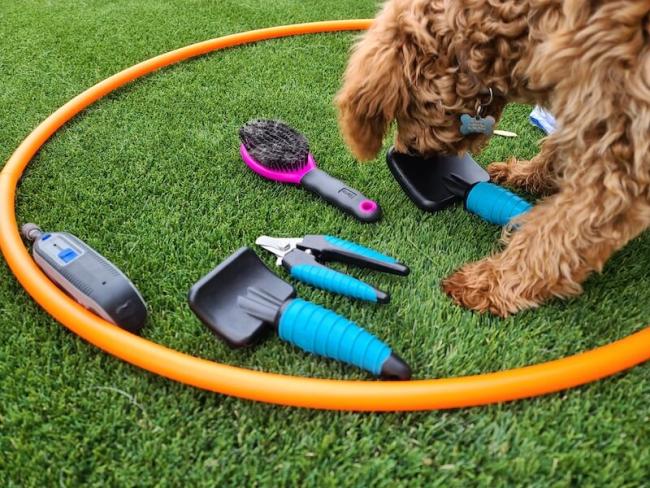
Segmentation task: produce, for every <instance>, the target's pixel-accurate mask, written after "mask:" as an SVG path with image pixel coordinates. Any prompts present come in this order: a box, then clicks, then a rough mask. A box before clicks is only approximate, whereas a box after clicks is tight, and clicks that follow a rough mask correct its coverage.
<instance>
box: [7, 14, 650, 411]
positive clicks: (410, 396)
mask: <svg viewBox="0 0 650 488" xmlns="http://www.w3.org/2000/svg"><path fill="white" fill-rule="evenodd" d="M371 22H372V21H371V20H342V21H330V22H314V23H308V24H296V25H288V26H282V27H272V28H269V29H260V30H254V31H249V32H243V33H241V34H234V35H230V36H225V37H219V38H217V39H212V40H209V41H205V42H200V43H197V44H192V45H190V46H187V47H184V48H181V49H177V50H175V51H171V52H169V53H166V54H162V55H160V56H156V57H154V58H151V59H149V60H147V61H144V62H142V63H140V64H137V65H135V66H132V67H131V68H128V69H125V70H124V71H121V72H120V73H117V74H116V75H113V76H111V77H110V78H108V79H106V80H104V81H102V82H100V83H98V84H97V85H95V86H93V87H91V88H89V89H88V90H86V91H85V92H83V93H82V94H80V95H78V96H77V97H75V98H73V99H72V100H71V101H69V102H68V103H66V104H65V105H64V106H63V107H61V108H60V109H58V110H57V111H56V112H54V113H53V114H52V115H50V116H49V117H48V118H47V119H46V120H45V121H44V122H42V123H41V124H40V125H39V126H38V127H37V128H36V129H35V130H34V131H33V132H32V133H31V134H30V135H29V136H28V137H27V138H26V139H25V140H24V141H23V142H22V144H21V145H20V146H19V147H18V149H17V150H16V152H14V154H13V155H12V156H11V158H10V159H9V161H8V162H7V164H6V165H5V167H4V168H3V170H2V172H1V173H0V249H1V250H2V253H3V255H4V257H5V259H6V261H7V263H8V265H9V267H10V269H11V270H12V272H13V273H14V275H15V276H16V278H17V279H18V281H19V282H20V283H21V285H22V286H23V287H24V288H25V290H26V291H27V292H28V293H29V294H30V295H31V296H32V297H33V298H34V300H36V302H38V303H39V304H40V305H41V306H42V307H43V308H44V309H45V310H46V311H47V312H48V313H49V314H50V315H52V317H54V318H55V319H56V320H58V321H59V322H61V323H62V324H63V325H65V326H66V327H67V328H68V329H70V330H71V331H73V332H75V333H76V334H78V335H79V336H81V337H83V338H84V339H86V340H87V341H89V342H91V343H92V344H94V345H96V346H97V347H99V348H101V349H103V350H105V351H107V352H108V353H110V354H113V355H114V356H117V357H119V358H121V359H123V360H124V361H127V362H129V363H131V364H134V365H136V366H139V367H141V368H144V369H146V370H149V371H151V372H153V373H157V374H159V375H162V376H165V377H167V378H171V379H173V380H176V381H180V382H182V383H187V384H189V385H194V386H196V387H199V388H204V389H206V390H212V391H215V392H219V393H223V394H226V395H233V396H237V397H241V398H247V399H250V400H258V401H262V402H268V403H276V404H281V405H290V406H298V407H311V408H320V409H332V410H357V411H396V410H432V409H442V408H458V407H467V406H473V405H484V404H488V403H496V402H503V401H508V400H516V399H520V398H526V397H532V396H537V395H543V394H546V393H552V392H556V391H559V390H562V389H565V388H571V387H574V386H578V385H582V384H585V383H589V382H592V381H595V380H598V379H600V378H604V377H606V376H609V375H612V374H615V373H618V372H620V371H623V370H625V369H627V368H630V367H632V366H635V365H637V364H640V363H643V362H644V361H647V360H648V359H650V327H646V328H644V329H643V330H641V331H639V332H637V333H635V334H632V335H630V336H628V337H626V338H624V339H621V340H619V341H616V342H613V343H611V344H609V345H606V346H603V347H599V348H597V349H594V350H591V351H588V352H585V353H582V354H578V355H575V356H571V357H567V358H564V359H559V360H556V361H551V362H548V363H543V364H538V365H534V366H528V367H525V368H518V369H512V370H507V371H500V372H497V373H490V374H485V375H479V376H467V377H459V378H446V379H437V380H417V381H409V382H377V381H342V380H322V379H313V378H300V377H295V376H284V375H279V374H273V373H264V372H259V371H252V370H248V369H243V368H237V367H233V366H227V365H223V364H219V363H213V362H210V361H207V360H205V359H199V358H196V357H193V356H189V355H187V354H182V353H180V352H177V351H174V350H172V349H168V348H166V347H163V346H160V345H158V344H156V343H153V342H151V341H148V340H146V339H143V338H141V337H138V336H135V335H132V334H130V333H128V332H126V331H124V330H122V329H120V328H118V327H115V326H113V325H112V324H110V323H108V322H105V321H104V320H102V319H100V318H99V317H97V316H95V315H93V314H91V313H90V312H88V311H86V310H85V309H84V308H82V307H81V306H80V305H78V304H77V303H76V302H74V301H73V300H72V299H70V298H69V297H68V296H66V295H65V294H64V293H63V292H61V291H60V290H59V289H58V288H57V287H56V286H55V285H54V284H53V283H52V282H50V281H49V280H48V278H47V277H46V276H45V275H44V274H43V273H42V272H41V271H40V269H39V268H38V266H37V265H36V264H35V263H34V261H33V260H32V258H31V257H30V255H29V253H28V251H27V249H26V248H25V246H24V245H23V243H22V241H21V238H20V234H19V232H18V226H17V222H16V216H15V208H14V200H15V195H16V187H17V185H18V182H19V180H20V177H21V175H22V173H23V171H24V170H25V168H26V167H27V165H28V164H29V162H30V160H31V159H32V157H34V155H35V154H36V152H37V151H38V150H39V149H40V148H41V146H42V145H43V144H44V143H45V142H46V141H47V140H48V139H49V137H50V136H52V134H54V133H55V132H56V131H57V130H58V129H59V128H60V127H61V126H62V125H63V124H65V123H66V122H67V121H69V120H70V119H71V118H73V117H74V116H75V115H76V114H78V113H79V112H80V111H82V110H83V109H85V108H86V107H88V106H89V105H90V104H92V103H93V102H95V101H96V100H98V99H100V98H102V97H103V96H104V95H106V94H108V93H110V92H111V91H113V90H115V89H117V88H119V87H121V86H123V85H124V84H126V83H128V82H130V81H132V80H134V79H136V78H139V77H141V76H144V75H146V74H147V73H151V72H152V71H155V70H157V69H159V68H162V67H164V66H168V65H170V64H174V63H177V62H179V61H183V60H185V59H188V58H192V57H195V56H199V55H202V54H205V53H208V52H211V51H216V50H218V49H224V48H227V47H231V46H237V45H241V44H246V43H250V42H255V41H261V40H265V39H272V38H277V37H287V36H294V35H301V34H312V33H320V32H335V31H353V30H364V29H367V28H368V27H369V26H370V24H371Z"/></svg>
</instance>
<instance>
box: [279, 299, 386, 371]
mask: <svg viewBox="0 0 650 488" xmlns="http://www.w3.org/2000/svg"><path fill="white" fill-rule="evenodd" d="M278 333H279V335H280V338H281V339H283V340H285V341H287V342H290V343H291V344H294V345H295V346H297V347H299V348H300V349H303V350H305V351H307V352H310V353H313V354H318V355H320V356H325V357H328V358H331V359H336V360H338V361H342V362H344V363H347V364H352V365H354V366H358V367H359V368H362V369H365V370H366V371H370V372H371V373H372V374H374V375H379V374H380V373H381V372H382V367H383V366H384V363H385V362H386V360H387V359H388V358H389V357H390V356H391V354H392V351H391V349H390V347H388V346H387V345H386V344H384V343H383V342H382V341H380V340H379V339H377V338H376V337H375V336H373V335H372V334H370V333H369V332H367V331H365V330H364V329H362V328H361V327H359V326H358V325H356V324H355V323H354V322H352V321H350V320H348V319H346V318H345V317H342V316H340V315H338V314H336V313H334V312H332V311H331V310H328V309H326V308H323V307H321V306H319V305H316V304H313V303H310V302H308V301H305V300H302V299H299V298H296V299H294V300H291V301H290V302H289V303H288V304H287V305H286V306H285V308H284V310H283V312H282V316H281V317H280V321H279V324H278Z"/></svg>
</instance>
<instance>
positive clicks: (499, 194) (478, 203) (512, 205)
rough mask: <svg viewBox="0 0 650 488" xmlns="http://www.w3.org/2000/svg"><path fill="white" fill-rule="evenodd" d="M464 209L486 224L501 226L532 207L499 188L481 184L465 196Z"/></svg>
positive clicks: (485, 183) (490, 184) (491, 184)
mask: <svg viewBox="0 0 650 488" xmlns="http://www.w3.org/2000/svg"><path fill="white" fill-rule="evenodd" d="M465 208H466V209H467V210H469V211H470V212H472V213H474V214H476V215H478V216H479V217H481V218H483V219H484V220H486V221H487V222H491V223H493V224H497V225H501V226H503V225H506V224H508V223H509V222H510V221H511V220H512V219H514V218H515V217H517V216H519V215H521V214H524V213H526V212H528V211H530V209H532V208H533V206H532V205H531V204H530V203H528V202H527V201H526V200H524V199H523V198H521V197H519V196H517V195H515V194H514V193H512V192H510V191H508V190H506V189H505V188H503V187H501V186H498V185H495V184H494V183H488V182H481V183H477V184H476V185H474V186H473V187H472V189H471V190H470V191H469V193H468V194H467V196H466V198H465Z"/></svg>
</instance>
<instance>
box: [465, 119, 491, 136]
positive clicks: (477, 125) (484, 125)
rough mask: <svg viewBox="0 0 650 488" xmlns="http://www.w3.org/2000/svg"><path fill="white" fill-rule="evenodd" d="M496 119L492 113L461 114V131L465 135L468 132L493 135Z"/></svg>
mask: <svg viewBox="0 0 650 488" xmlns="http://www.w3.org/2000/svg"><path fill="white" fill-rule="evenodd" d="M495 123H496V120H495V119H494V117H492V116H491V115H488V116H487V117H472V116H471V115H469V114H463V115H461V116H460V133H461V134H463V135H464V136H466V135H468V134H485V135H486V136H491V135H492V132H493V131H494V124H495Z"/></svg>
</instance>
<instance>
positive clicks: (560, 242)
mask: <svg viewBox="0 0 650 488" xmlns="http://www.w3.org/2000/svg"><path fill="white" fill-rule="evenodd" d="M600 181H601V183H599V184H591V185H589V184H587V182H586V181H585V182H583V183H582V186H579V185H578V186H576V185H571V186H567V187H565V188H563V189H562V190H561V191H560V192H559V193H557V194H555V195H553V196H552V197H549V198H548V199H547V200H546V201H544V202H543V203H541V204H540V205H538V206H537V207H535V208H534V209H533V210H532V211H531V212H529V213H528V214H527V215H525V216H524V217H523V218H521V219H520V220H519V222H518V226H519V227H518V228H517V229H516V230H515V231H514V232H513V233H512V235H511V236H510V237H509V238H507V241H508V245H507V247H506V249H505V250H504V251H503V252H501V253H500V254H496V255H494V256H491V257H489V258H486V259H484V260H482V261H478V262H475V263H471V264H468V265H466V266H464V267H463V268H461V269H460V270H459V271H457V272H456V273H454V274H453V275H451V276H450V277H448V278H447V279H446V280H444V281H443V284H442V286H443V289H444V291H445V292H446V293H447V294H448V295H449V296H450V297H451V298H452V299H453V300H454V301H455V302H456V303H458V304H459V305H462V306H464V307H467V308H470V309H473V310H477V311H479V312H491V313H493V314H495V315H499V316H502V317H505V316H508V315H510V314H513V313H516V312H518V311H520V310H523V309H526V308H532V307H536V306H538V305H539V304H540V303H542V302H543V301H545V300H547V299H549V298H552V297H568V296H572V295H577V294H579V293H580V292H581V291H582V282H583V281H584V280H585V279H586V278H587V276H588V275H589V274H590V273H591V272H592V271H600V270H601V269H602V267H603V265H604V264H605V262H606V261H607V259H608V258H609V257H610V256H611V254H612V253H613V252H614V251H616V250H617V249H619V248H621V247H622V246H623V245H624V244H625V243H627V242H628V241H629V240H630V239H632V238H634V237H635V236H636V235H638V234H640V233H641V232H642V231H643V230H644V229H645V228H647V227H648V226H649V225H650V201H649V200H648V192H649V191H650V190H649V189H648V188H645V189H641V190H640V191H637V192H635V193H636V196H630V195H628V194H625V193H623V192H622V191H621V189H622V187H623V186H624V185H625V184H630V182H629V181H627V182H619V184H618V185H614V186H610V189H609V190H608V188H607V186H608V185H607V184H606V180H600ZM592 183H593V182H592ZM608 183H610V185H611V182H608ZM632 184H633V183H632ZM637 188H638V186H637ZM617 190H618V191H617Z"/></svg>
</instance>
